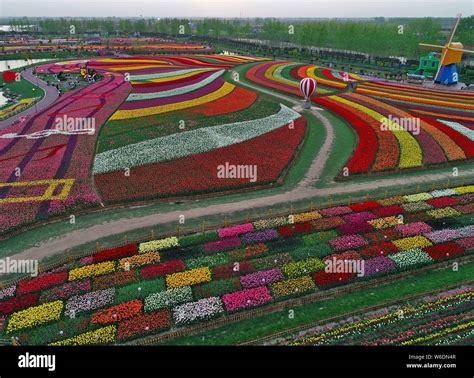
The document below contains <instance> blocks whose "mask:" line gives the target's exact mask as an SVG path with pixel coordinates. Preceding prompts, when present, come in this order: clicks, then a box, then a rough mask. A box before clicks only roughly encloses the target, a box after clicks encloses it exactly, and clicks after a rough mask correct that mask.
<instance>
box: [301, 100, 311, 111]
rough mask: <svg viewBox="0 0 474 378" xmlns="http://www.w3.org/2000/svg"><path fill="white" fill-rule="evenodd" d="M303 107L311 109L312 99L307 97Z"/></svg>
mask: <svg viewBox="0 0 474 378" xmlns="http://www.w3.org/2000/svg"><path fill="white" fill-rule="evenodd" d="M303 108H304V109H311V100H310V99H308V98H307V99H306V100H305V102H304V105H303Z"/></svg>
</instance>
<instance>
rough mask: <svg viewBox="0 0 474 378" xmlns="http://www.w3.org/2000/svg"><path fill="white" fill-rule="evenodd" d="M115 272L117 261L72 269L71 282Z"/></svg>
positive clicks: (70, 273)
mask: <svg viewBox="0 0 474 378" xmlns="http://www.w3.org/2000/svg"><path fill="white" fill-rule="evenodd" d="M114 271H115V261H107V262H102V263H98V264H91V265H85V266H82V267H80V268H75V269H72V270H71V271H70V272H69V281H74V280H80V279H83V278H89V277H95V276H100V275H103V274H107V273H112V272H114Z"/></svg>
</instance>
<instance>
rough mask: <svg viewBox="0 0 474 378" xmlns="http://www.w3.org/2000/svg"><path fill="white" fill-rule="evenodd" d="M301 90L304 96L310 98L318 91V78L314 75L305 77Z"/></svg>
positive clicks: (301, 82) (301, 83)
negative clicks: (313, 76)
mask: <svg viewBox="0 0 474 378" xmlns="http://www.w3.org/2000/svg"><path fill="white" fill-rule="evenodd" d="M300 91H301V93H303V95H304V98H305V99H308V98H310V97H311V96H312V95H313V93H314V92H315V91H316V80H314V79H313V78H312V77H305V78H304V79H302V80H301V81H300Z"/></svg>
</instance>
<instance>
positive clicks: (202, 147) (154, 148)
mask: <svg viewBox="0 0 474 378" xmlns="http://www.w3.org/2000/svg"><path fill="white" fill-rule="evenodd" d="M142 116H143V115H142ZM299 117H300V115H299V113H297V112H295V111H294V110H292V109H290V108H288V107H286V106H285V105H281V109H280V111H279V112H278V113H277V114H274V115H271V116H268V117H265V118H260V119H257V120H250V121H242V122H235V123H231V124H227V125H219V126H211V127H206V128H200V129H197V130H191V131H185V132H182V133H178V134H173V135H169V136H166V137H161V138H155V139H152V140H147V141H143V142H139V143H135V144H131V145H127V146H124V147H120V148H117V149H114V150H109V151H105V152H102V153H100V154H98V155H96V157H95V163H94V174H98V173H103V172H111V171H116V170H121V169H125V168H131V167H135V166H140V165H144V164H152V163H158V162H162V161H166V160H173V159H177V158H181V157H185V156H189V155H193V154H198V153H203V152H206V151H210V150H212V149H217V148H220V147H225V146H229V145H232V144H237V143H241V142H244V141H247V140H249V139H252V138H255V137H258V136H260V135H263V134H266V133H268V132H270V131H273V130H276V129H278V128H280V127H281V126H283V125H286V124H287V123H289V122H291V121H294V120H296V119H298V118H299ZM170 147H172V148H170Z"/></svg>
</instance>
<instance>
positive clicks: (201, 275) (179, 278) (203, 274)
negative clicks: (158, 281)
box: [166, 267, 211, 289]
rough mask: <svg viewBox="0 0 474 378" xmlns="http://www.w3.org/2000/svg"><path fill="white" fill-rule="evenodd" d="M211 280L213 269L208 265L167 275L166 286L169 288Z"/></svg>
mask: <svg viewBox="0 0 474 378" xmlns="http://www.w3.org/2000/svg"><path fill="white" fill-rule="evenodd" d="M209 281H211V270H210V269H209V268H208V267H202V268H196V269H191V270H186V271H184V272H178V273H174V274H170V275H167V276H166V286H167V287H168V289H172V288H175V287H182V286H191V285H195V284H198V283H201V282H209Z"/></svg>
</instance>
